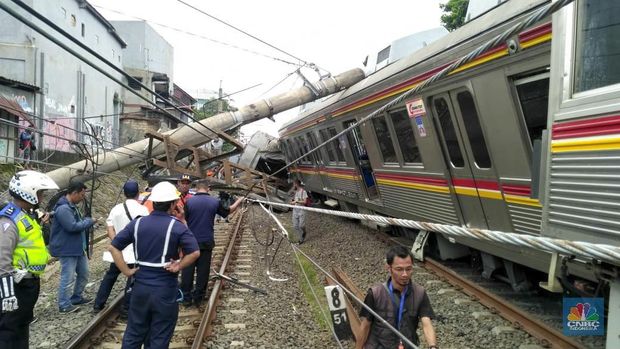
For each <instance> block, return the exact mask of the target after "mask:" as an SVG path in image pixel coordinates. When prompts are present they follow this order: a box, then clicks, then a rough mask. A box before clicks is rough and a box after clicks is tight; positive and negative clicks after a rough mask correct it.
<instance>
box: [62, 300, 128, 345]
mask: <svg viewBox="0 0 620 349" xmlns="http://www.w3.org/2000/svg"><path fill="white" fill-rule="evenodd" d="M123 296H124V293H123V292H121V293H119V294H118V296H116V298H114V300H112V302H110V305H109V306H107V307H105V308H103V310H102V311H101V312H100V313H99V314H97V316H95V317H94V318H93V319H92V320H91V321H90V322H89V323H88V325H86V327H85V328H84V329H83V330H82V332H80V333H78V334H76V335H75V336H73V338H71V340H70V341H69V342H68V343H66V347H65V348H67V349H81V348H84V349H86V348H91V347H92V346H93V344H99V343H97V342H98V338H99V336H100V335H101V334H102V333H103V332H105V330H106V329H107V327H108V320H110V319H111V318H112V317H113V316H114V315H116V314H117V313H118V307H119V306H120V305H121V303H122V302H123Z"/></svg>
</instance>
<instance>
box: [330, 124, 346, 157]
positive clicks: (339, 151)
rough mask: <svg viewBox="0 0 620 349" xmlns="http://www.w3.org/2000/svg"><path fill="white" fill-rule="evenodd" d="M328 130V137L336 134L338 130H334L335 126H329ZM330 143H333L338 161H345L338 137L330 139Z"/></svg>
mask: <svg viewBox="0 0 620 349" xmlns="http://www.w3.org/2000/svg"><path fill="white" fill-rule="evenodd" d="M328 130H329V138H332V137H334V136H335V135H337V134H338V132H336V128H334V127H330V128H329V129H328ZM332 144H333V145H334V149H335V150H336V157H337V158H338V161H339V162H345V161H346V160H345V159H344V153H343V152H342V148H341V147H340V140H339V139H338V138H337V139H334V140H333V141H332Z"/></svg>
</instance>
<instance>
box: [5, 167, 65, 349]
mask: <svg viewBox="0 0 620 349" xmlns="http://www.w3.org/2000/svg"><path fill="white" fill-rule="evenodd" d="M49 189H58V186H57V185H56V183H55V182H54V181H53V180H52V179H51V178H50V177H48V176H47V175H45V174H43V173H39V172H36V171H21V172H18V173H16V174H15V175H14V176H13V178H11V182H10V183H9V194H10V195H11V196H12V197H13V201H12V202H9V203H8V204H7V205H6V206H4V207H3V208H2V209H1V210H0V300H1V303H0V308H1V310H2V312H1V313H0V343H2V347H3V348H8V349H22V348H23V349H28V336H29V332H30V329H29V325H30V322H31V321H32V319H33V309H34V305H35V303H36V302H37V299H38V298H39V289H40V284H39V277H40V275H41V274H43V271H44V270H45V266H46V265H47V260H48V258H49V255H48V253H47V249H46V248H45V242H44V241H43V232H42V230H41V226H39V223H38V222H37V220H36V219H35V218H34V215H35V212H34V210H35V209H36V208H37V207H38V206H39V203H40V202H41V197H42V192H43V191H44V190H49ZM47 219H48V215H47V214H46V215H45V216H44V217H43V220H47Z"/></svg>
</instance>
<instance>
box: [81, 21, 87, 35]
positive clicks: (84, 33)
mask: <svg viewBox="0 0 620 349" xmlns="http://www.w3.org/2000/svg"><path fill="white" fill-rule="evenodd" d="M84 36H86V25H85V24H84V23H82V37H84Z"/></svg>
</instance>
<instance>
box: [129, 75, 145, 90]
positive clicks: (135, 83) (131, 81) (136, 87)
mask: <svg viewBox="0 0 620 349" xmlns="http://www.w3.org/2000/svg"><path fill="white" fill-rule="evenodd" d="M132 78H133V79H129V87H131V88H133V89H134V90H138V91H140V89H141V88H142V87H141V86H140V84H139V82H142V78H141V77H139V76H132ZM136 80H137V81H136Z"/></svg>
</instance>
